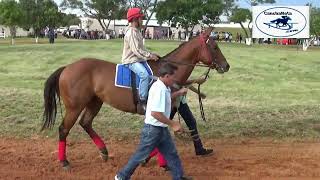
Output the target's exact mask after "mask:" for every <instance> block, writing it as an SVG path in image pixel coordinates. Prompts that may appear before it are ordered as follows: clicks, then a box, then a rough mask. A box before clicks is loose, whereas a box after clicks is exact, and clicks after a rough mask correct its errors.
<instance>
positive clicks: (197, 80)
mask: <svg viewBox="0 0 320 180" xmlns="http://www.w3.org/2000/svg"><path fill="white" fill-rule="evenodd" d="M204 82H206V79H205V78H199V79H196V80H195V83H197V84H203V83H204Z"/></svg>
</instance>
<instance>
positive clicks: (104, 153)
mask: <svg viewBox="0 0 320 180" xmlns="http://www.w3.org/2000/svg"><path fill="white" fill-rule="evenodd" d="M100 157H101V159H102V160H104V161H108V159H109V155H108V150H107V148H103V149H101V150H100Z"/></svg>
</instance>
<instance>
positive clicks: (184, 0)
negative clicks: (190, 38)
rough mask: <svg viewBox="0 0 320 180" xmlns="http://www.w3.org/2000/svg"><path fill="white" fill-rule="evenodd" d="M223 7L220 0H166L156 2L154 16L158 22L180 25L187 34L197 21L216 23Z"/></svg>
mask: <svg viewBox="0 0 320 180" xmlns="http://www.w3.org/2000/svg"><path fill="white" fill-rule="evenodd" d="M223 9H224V5H223V3H222V1H221V0H166V1H161V2H159V3H158V7H157V8H156V17H157V19H158V21H159V22H160V23H163V22H169V23H172V24H179V25H181V26H182V27H183V28H184V29H185V30H186V33H187V34H188V31H189V28H191V30H193V28H194V26H195V25H197V24H199V22H202V23H205V24H208V25H209V24H212V23H216V22H217V21H218V20H219V19H218V17H219V16H220V15H221V14H222V12H223Z"/></svg>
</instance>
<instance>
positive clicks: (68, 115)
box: [42, 28, 230, 169]
mask: <svg viewBox="0 0 320 180" xmlns="http://www.w3.org/2000/svg"><path fill="white" fill-rule="evenodd" d="M211 31H212V29H211V28H209V29H207V30H206V31H205V32H203V33H202V34H201V35H199V36H197V37H194V38H193V39H192V40H190V41H189V42H186V43H184V44H183V45H180V46H179V47H178V48H176V49H175V50H173V51H172V52H170V53H169V54H167V55H166V56H164V57H163V58H161V59H160V60H158V61H149V65H150V67H151V69H152V70H153V72H154V74H155V75H156V76H157V75H158V72H157V69H159V67H160V65H161V63H163V62H165V63H173V64H175V65H176V66H177V67H178V69H177V70H176V73H175V76H176V77H175V79H176V80H177V83H178V84H179V85H183V84H184V82H186V80H187V79H188V77H189V76H190V75H191V73H192V71H193V69H194V67H195V66H196V65H197V63H200V62H201V63H202V64H203V65H206V66H207V67H209V68H213V69H216V70H217V71H218V72H219V73H224V72H227V71H228V70H229V68H230V66H229V64H228V62H227V61H226V59H225V57H224V56H223V54H222V53H221V51H220V49H219V47H218V45H217V43H216V42H215V41H214V39H213V38H212V37H209V35H210V32H211ZM115 73H116V64H114V63H111V62H108V61H104V60H99V59H94V58H83V59H80V60H78V61H76V62H74V63H72V64H69V65H67V66H64V67H60V68H59V69H57V70H56V71H55V72H54V73H53V74H51V75H50V77H49V78H48V79H47V81H46V83H45V88H44V113H43V121H44V124H43V126H42V130H43V129H46V128H52V127H53V126H54V123H55V119H56V114H57V101H58V100H59V102H60V97H61V99H62V101H63V104H64V106H65V115H64V118H63V120H62V123H61V125H60V126H59V148H58V158H59V161H60V163H61V164H62V167H63V168H64V169H69V168H70V165H69V162H68V160H67V158H66V139H67V136H68V134H69V131H70V129H71V128H72V127H73V125H74V124H75V122H76V121H77V119H78V117H79V116H80V115H81V117H80V120H79V124H80V125H81V126H82V128H83V129H84V130H85V131H86V132H87V133H88V135H89V136H90V137H91V139H92V140H93V142H94V143H95V144H96V146H97V147H98V149H99V151H100V155H101V157H102V158H103V159H104V160H107V158H108V151H107V148H106V145H105V143H104V142H103V140H102V139H101V138H100V137H99V135H98V134H97V133H96V132H95V131H94V130H93V128H92V121H93V119H94V117H95V116H96V115H97V113H98V112H99V110H100V108H101V106H102V104H103V103H107V104H109V105H110V106H112V107H114V108H116V109H118V110H121V111H124V112H130V113H137V112H136V107H135V104H134V99H133V94H132V91H131V89H127V88H119V87H116V86H115V85H114V84H115V83H114V81H115Z"/></svg>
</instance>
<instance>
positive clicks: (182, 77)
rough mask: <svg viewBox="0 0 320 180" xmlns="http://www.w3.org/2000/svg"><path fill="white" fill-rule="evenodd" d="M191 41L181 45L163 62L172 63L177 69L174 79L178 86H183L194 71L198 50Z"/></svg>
mask: <svg viewBox="0 0 320 180" xmlns="http://www.w3.org/2000/svg"><path fill="white" fill-rule="evenodd" d="M191 41H192V42H191ZM191 41H190V42H187V44H184V45H182V46H181V47H180V48H178V49H176V50H175V51H174V52H171V53H169V55H167V56H166V57H165V58H164V60H165V61H169V62H173V65H175V66H177V67H178V70H177V72H176V77H175V78H176V80H177V81H178V83H179V84H183V83H184V82H185V81H186V80H187V79H188V78H189V76H190V75H191V73H192V71H193V69H194V65H195V64H196V63H197V62H198V50H199V48H198V46H197V45H195V42H193V40H191ZM158 62H159V61H158ZM157 64H158V66H159V65H160V63H157ZM156 69H158V68H156Z"/></svg>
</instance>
